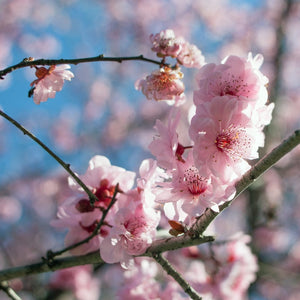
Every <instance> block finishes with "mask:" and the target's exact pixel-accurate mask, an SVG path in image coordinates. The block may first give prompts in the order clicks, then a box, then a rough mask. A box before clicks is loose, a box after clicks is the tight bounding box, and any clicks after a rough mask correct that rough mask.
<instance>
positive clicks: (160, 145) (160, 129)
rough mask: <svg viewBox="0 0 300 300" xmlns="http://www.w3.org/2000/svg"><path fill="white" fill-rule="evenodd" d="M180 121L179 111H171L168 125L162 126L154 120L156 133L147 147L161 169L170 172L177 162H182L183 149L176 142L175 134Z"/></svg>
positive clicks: (176, 136) (158, 121) (174, 109)
mask: <svg viewBox="0 0 300 300" xmlns="http://www.w3.org/2000/svg"><path fill="white" fill-rule="evenodd" d="M179 121H180V111H179V110H178V109H176V108H173V109H171V111H170V113H169V116H168V123H167V125H164V124H163V123H162V122H161V121H160V120H156V123H155V127H154V128H155V129H156V131H157V133H158V136H157V137H154V139H153V141H152V142H151V143H150V145H149V150H150V151H151V153H152V154H153V155H154V156H155V157H156V159H157V163H158V165H159V166H160V167H161V168H165V169H167V170H172V169H173V168H174V167H175V165H176V161H177V160H181V161H183V158H182V155H183V152H184V149H185V147H183V146H182V145H181V144H180V143H179V142H178V134H177V132H176V129H177V126H178V123H179Z"/></svg>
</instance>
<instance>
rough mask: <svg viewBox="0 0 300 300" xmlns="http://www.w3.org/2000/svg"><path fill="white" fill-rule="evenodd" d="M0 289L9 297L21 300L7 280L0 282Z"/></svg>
mask: <svg viewBox="0 0 300 300" xmlns="http://www.w3.org/2000/svg"><path fill="white" fill-rule="evenodd" d="M0 290H2V291H3V292H5V293H6V294H7V296H8V297H9V298H10V299H13V300H22V299H21V298H20V297H19V296H18V295H17V294H16V292H15V291H14V290H13V289H12V288H11V287H10V286H9V284H8V282H7V281H2V282H0Z"/></svg>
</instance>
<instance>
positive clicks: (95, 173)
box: [69, 155, 135, 203]
mask: <svg viewBox="0 0 300 300" xmlns="http://www.w3.org/2000/svg"><path fill="white" fill-rule="evenodd" d="M79 177H80V179H81V180H82V181H83V182H84V183H85V184H86V185H87V186H88V187H89V188H90V189H91V190H92V191H93V192H94V194H95V195H96V196H97V197H99V199H102V198H103V195H105V194H106V193H107V194H108V195H111V193H112V192H114V188H115V186H116V184H117V183H118V184H119V189H120V190H122V191H123V192H127V191H128V190H130V189H131V188H132V186H133V184H134V178H135V173H134V172H131V171H127V170H125V169H123V168H121V167H117V166H112V165H111V163H110V161H109V159H108V158H107V157H105V156H101V155H96V156H94V157H93V158H92V159H91V160H90V161H89V166H88V169H87V171H86V173H85V174H84V175H81V176H79ZM69 185H70V187H71V188H72V189H74V190H77V191H83V189H82V188H81V187H80V186H79V185H78V184H77V182H75V180H74V179H73V178H72V177H69ZM105 202H106V201H103V203H105Z"/></svg>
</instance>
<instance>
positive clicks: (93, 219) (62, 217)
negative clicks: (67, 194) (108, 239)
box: [51, 155, 135, 254]
mask: <svg viewBox="0 0 300 300" xmlns="http://www.w3.org/2000/svg"><path fill="white" fill-rule="evenodd" d="M134 177H135V173H133V172H129V171H126V170H125V169H123V168H120V167H117V166H112V165H111V164H110V161H109V160H108V159H107V158H106V157H104V156H100V155H96V156H94V157H93V158H92V159H91V160H90V162H89V167H88V169H87V171H86V173H85V174H84V175H82V176H80V178H81V180H82V181H83V182H84V183H85V184H86V185H87V186H88V187H89V188H90V189H91V191H92V192H93V193H94V194H95V196H96V197H97V198H98V201H96V202H95V203H94V206H91V204H90V201H89V199H88V198H87V196H86V194H85V193H83V190H82V188H81V187H79V185H78V184H77V183H76V182H75V181H74V179H73V178H69V185H70V186H71V188H73V189H74V190H75V191H77V192H81V193H83V196H82V197H80V198H78V197H77V198H75V199H69V200H67V201H65V202H64V203H63V204H62V205H61V206H60V207H59V209H58V214H57V217H58V219H57V220H53V221H52V222H51V224H52V225H53V226H56V227H60V228H69V231H68V234H67V236H66V238H65V244H66V245H67V246H69V245H72V244H74V243H77V242H79V241H81V240H83V239H85V238H87V237H88V236H90V235H91V234H92V233H93V231H94V230H95V229H96V227H97V225H98V223H99V221H100V219H101V217H102V214H103V210H104V209H107V207H108V205H109V204H110V202H111V199H112V196H113V195H114V193H115V188H116V185H117V184H119V190H120V191H122V192H123V193H125V192H127V191H128V190H129V189H130V188H131V187H132V186H133V183H134ZM123 193H118V195H117V199H118V201H117V202H116V203H115V204H114V205H113V206H112V208H111V209H110V211H109V213H108V214H107V216H106V219H105V223H104V224H103V225H102V227H101V229H100V232H99V237H100V241H101V239H102V238H103V237H105V236H107V235H108V233H109V231H110V228H111V226H112V225H111V224H113V222H114V221H113V220H114V215H115V214H116V212H117V211H118V204H119V202H123V201H125V199H123V197H125V194H123ZM99 237H98V238H97V237H94V238H93V239H91V240H90V241H89V242H88V243H85V244H83V245H81V246H79V247H76V248H74V249H73V250H72V253H73V254H84V253H88V252H91V251H95V250H97V249H99Z"/></svg>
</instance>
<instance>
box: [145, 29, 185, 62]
mask: <svg viewBox="0 0 300 300" xmlns="http://www.w3.org/2000/svg"><path fill="white" fill-rule="evenodd" d="M150 41H151V43H152V48H151V50H152V51H154V52H156V54H157V56H158V57H165V56H171V57H177V54H178V53H179V51H180V50H181V44H180V43H179V42H178V41H177V39H176V37H175V33H174V31H173V30H172V29H166V30H163V31H161V32H160V33H157V34H155V35H154V34H151V35H150Z"/></svg>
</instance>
